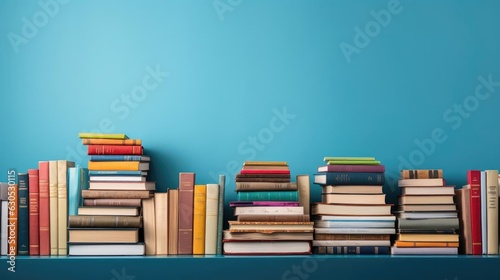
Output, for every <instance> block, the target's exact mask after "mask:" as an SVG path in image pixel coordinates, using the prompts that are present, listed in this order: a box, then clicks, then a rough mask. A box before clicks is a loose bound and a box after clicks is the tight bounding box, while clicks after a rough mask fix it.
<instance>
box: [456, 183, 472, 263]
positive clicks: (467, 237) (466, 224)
mask: <svg viewBox="0 0 500 280" xmlns="http://www.w3.org/2000/svg"><path fill="white" fill-rule="evenodd" d="M455 196H456V198H457V210H458V215H459V217H460V219H459V223H460V224H459V226H460V234H459V238H460V247H459V250H460V253H461V254H466V255H471V254H472V240H471V230H472V229H471V224H470V188H468V187H462V188H461V189H458V190H455Z"/></svg>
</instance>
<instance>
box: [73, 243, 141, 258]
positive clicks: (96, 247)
mask: <svg viewBox="0 0 500 280" xmlns="http://www.w3.org/2000/svg"><path fill="white" fill-rule="evenodd" d="M68 251H69V255H70V256H142V255H144V253H145V245H144V243H135V244H134V243H131V244H127V243H124V244H99V243H69V244H68Z"/></svg>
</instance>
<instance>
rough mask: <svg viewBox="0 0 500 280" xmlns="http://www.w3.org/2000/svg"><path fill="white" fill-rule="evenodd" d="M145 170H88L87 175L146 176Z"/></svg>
mask: <svg viewBox="0 0 500 280" xmlns="http://www.w3.org/2000/svg"><path fill="white" fill-rule="evenodd" d="M147 175H148V173H147V171H141V170H89V176H102V177H104V176H130V177H133V176H147Z"/></svg>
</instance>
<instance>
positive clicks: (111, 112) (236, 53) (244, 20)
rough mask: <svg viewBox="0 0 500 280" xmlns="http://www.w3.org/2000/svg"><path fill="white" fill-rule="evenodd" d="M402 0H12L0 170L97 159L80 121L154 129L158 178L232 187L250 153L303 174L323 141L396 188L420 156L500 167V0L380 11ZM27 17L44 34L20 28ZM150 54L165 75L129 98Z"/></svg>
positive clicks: (449, 168)
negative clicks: (362, 159)
mask: <svg viewBox="0 0 500 280" xmlns="http://www.w3.org/2000/svg"><path fill="white" fill-rule="evenodd" d="M44 2H46V1H44ZM61 2H62V1H61ZM390 2H391V1H386V0H384V1H347V0H345V1H327V0H324V1H320V0H317V1H237V0H233V1H229V2H228V1H226V0H224V1H222V0H221V1H219V2H217V1H186V0H182V1H180V0H179V1H68V3H66V4H62V3H58V4H57V7H56V6H51V7H50V8H51V11H52V12H50V13H51V14H52V15H49V14H48V12H44V8H43V7H42V6H40V4H38V1H22V2H20V1H15V0H8V1H0V34H1V35H2V37H0V104H1V106H2V108H1V110H0V127H1V133H0V135H1V137H0V147H2V148H1V149H0V180H4V181H5V180H6V179H7V170H8V169H9V168H16V169H17V170H18V171H26V170H27V169H28V168H36V167H37V163H38V161H40V160H55V159H65V158H67V159H71V160H75V161H76V162H77V163H79V164H80V165H83V166H86V165H87V161H88V157H87V156H86V154H85V153H84V150H82V149H83V146H82V145H81V142H80V139H79V138H78V136H77V135H78V133H79V132H83V131H97V130H98V129H99V128H100V124H101V122H104V123H106V122H107V125H105V126H106V127H107V126H109V127H111V129H109V130H107V131H104V132H115V133H126V134H127V135H129V136H130V137H131V138H139V139H142V140H143V143H144V147H145V149H146V153H147V154H148V155H150V156H151V157H152V170H151V179H152V180H155V181H156V182H157V188H158V189H159V190H166V189H167V188H177V185H178V173H179V172H181V171H193V172H196V176H197V177H196V180H197V183H199V184H204V183H213V182H216V178H217V175H218V174H221V173H226V174H227V175H228V180H227V188H228V192H227V193H226V197H227V199H228V200H232V199H234V198H235V193H234V192H233V191H232V190H234V175H235V173H236V172H237V171H238V169H239V168H240V167H241V165H242V163H243V162H244V161H245V160H250V159H254V160H277V161H287V162H288V163H289V165H290V168H291V172H292V176H293V177H295V175H298V174H310V175H312V174H314V173H315V171H316V169H317V167H318V166H320V165H323V161H322V160H323V157H324V156H373V157H376V158H377V159H378V160H380V161H381V162H382V163H383V164H385V166H386V169H387V171H388V172H387V175H388V177H389V179H390V180H389V181H392V183H391V182H389V183H388V184H386V186H385V190H386V192H387V193H388V194H389V199H388V202H392V203H394V202H395V197H396V195H397V193H398V190H397V188H396V187H395V186H396V185H395V184H394V181H393V179H394V178H397V174H398V172H399V170H400V169H401V168H408V167H410V166H409V165H411V167H413V168H442V169H443V171H444V176H445V178H446V179H447V181H448V182H449V184H454V185H457V186H461V185H463V184H465V182H466V171H467V170H468V169H499V167H500V166H499V165H500V164H499V162H498V159H499V158H500V149H499V148H498V143H500V133H499V128H498V124H499V118H500V114H499V112H498V111H499V109H498V108H499V106H498V105H499V104H500V97H498V96H497V95H499V94H500V86H494V87H491V89H492V90H493V92H491V93H490V94H489V96H487V97H485V98H483V100H480V99H478V98H477V97H475V90H476V87H477V86H478V85H481V83H480V81H479V79H478V77H484V78H485V79H486V80H488V77H489V76H490V79H491V80H493V81H495V82H497V81H500V68H499V67H498V66H499V65H500V53H499V50H500V32H498V27H499V26H500V17H498V14H499V11H500V2H498V1H484V0H483V1H430V0H429V1H413V2H412V1H404V0H402V1H401V2H400V4H399V6H398V7H397V10H398V11H399V12H398V13H392V14H390V20H389V19H388V18H387V17H386V18H385V22H384V25H385V26H382V25H380V23H377V22H376V17H375V16H374V14H380V11H381V10H384V11H387V10H388V3H390ZM214 3H215V4H218V8H219V10H217V7H215V6H214ZM220 3H222V4H220ZM231 3H232V4H231ZM223 5H225V6H223ZM216 6H217V5H216ZM224 7H225V8H226V10H220V9H224ZM56 8H57V9H56ZM372 11H373V12H372ZM384 13H385V14H387V12H382V14H384ZM44 14H45V18H44ZM47 15H48V16H47ZM380 15H381V14H380ZM23 18H25V19H26V20H25V21H23ZM44 19H46V22H43V20H44ZM34 21H36V22H37V23H38V24H39V25H41V27H39V28H37V27H36V26H35V28H36V30H35V31H33V30H29V27H26V26H28V25H29V24H27V23H26V22H31V23H33V22H34ZM377 27H378V29H377ZM366 28H368V30H366ZM370 28H372V29H370ZM23 29H24V31H25V33H26V32H28V33H26V34H27V35H29V37H31V38H25V39H23V40H24V41H23V42H25V43H18V44H17V43H15V42H16V41H15V40H14V41H12V38H13V36H14V37H15V36H17V37H15V38H17V39H19V38H20V37H21V36H24V35H23ZM358 29H359V30H361V32H363V34H364V35H360V33H359V31H357V30H358ZM27 30H28V31H27ZM29 31H31V33H29ZM367 33H370V34H371V35H373V36H371V37H370V36H369V35H366V34H367ZM359 36H368V37H366V38H368V39H369V42H367V40H365V41H364V42H362V40H361V39H360V38H359ZM366 38H365V39H366ZM356 39H357V40H356ZM13 42H14V43H13ZM356 42H357V43H358V44H357V45H356ZM363 43H364V44H363ZM347 44H348V45H351V46H352V47H351V48H356V52H354V53H352V54H351V55H345V54H344V52H343V51H342V49H341V45H344V46H345V45H347ZM148 67H149V68H151V69H156V68H157V67H158V68H159V69H160V71H161V72H168V76H166V77H163V78H162V79H161V80H159V82H158V83H157V87H156V88H155V89H152V90H149V91H146V94H145V95H144V96H143V97H144V99H143V100H141V101H134V102H133V103H131V104H133V105H127V104H126V103H124V102H123V101H121V98H122V96H125V97H126V96H128V97H130V96H131V95H132V91H133V90H134V89H136V86H140V85H142V83H143V79H144V78H145V77H146V76H148V75H150V74H149V72H148V70H146V69H147V68H148ZM150 81H151V82H152V83H153V82H155V81H156V80H154V79H153V80H150ZM480 93H481V94H483V95H486V94H487V93H488V91H487V89H486V88H484V87H483V88H482V89H481V91H480ZM464 102H465V103H466V104H465V105H466V106H465V108H468V109H464V112H465V113H463V114H462V115H460V113H459V112H458V111H454V110H457V109H456V106H457V105H461V106H463V105H464ZM132 106H135V107H132ZM283 111H285V112H286V113H287V114H289V116H288V118H287V119H285V122H283V121H282V120H281V119H280V118H279V115H280V114H283ZM277 112H278V113H277ZM280 112H281V113H280ZM433 131H438V132H439V131H441V134H442V135H441V136H439V137H437V139H439V142H436V140H430V139H431V138H432V136H433ZM249 137H256V139H258V140H257V141H258V143H257V146H252V144H251V143H250V139H249ZM417 143H425V144H424V146H423V147H422V145H419V144H417ZM311 188H312V195H313V200H319V187H317V186H315V185H311Z"/></svg>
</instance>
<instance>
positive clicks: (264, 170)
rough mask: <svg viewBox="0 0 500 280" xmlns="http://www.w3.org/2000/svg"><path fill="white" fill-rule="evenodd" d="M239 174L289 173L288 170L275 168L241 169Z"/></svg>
mask: <svg viewBox="0 0 500 280" xmlns="http://www.w3.org/2000/svg"><path fill="white" fill-rule="evenodd" d="M240 174H288V175H289V174H290V170H288V169H286V170H276V169H252V170H241V171H240Z"/></svg>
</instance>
